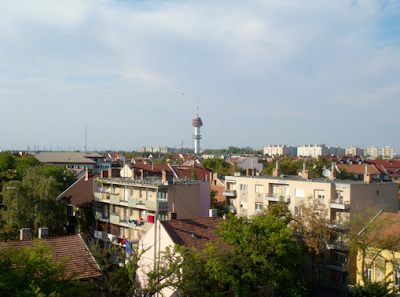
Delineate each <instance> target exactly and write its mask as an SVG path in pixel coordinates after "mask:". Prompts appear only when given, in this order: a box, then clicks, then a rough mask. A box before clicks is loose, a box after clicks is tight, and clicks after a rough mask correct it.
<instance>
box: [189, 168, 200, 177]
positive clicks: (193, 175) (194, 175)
mask: <svg viewBox="0 0 400 297" xmlns="http://www.w3.org/2000/svg"><path fill="white" fill-rule="evenodd" d="M190 179H191V180H198V178H197V174H196V172H195V171H194V169H193V168H192V175H191V177H190Z"/></svg>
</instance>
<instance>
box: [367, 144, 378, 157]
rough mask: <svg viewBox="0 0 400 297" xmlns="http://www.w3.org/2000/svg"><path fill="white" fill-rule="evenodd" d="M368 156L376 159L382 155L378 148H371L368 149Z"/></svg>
mask: <svg viewBox="0 0 400 297" xmlns="http://www.w3.org/2000/svg"><path fill="white" fill-rule="evenodd" d="M367 155H368V156H371V157H373V158H376V157H378V156H379V155H380V151H379V149H378V148H377V147H374V146H371V147H369V148H367Z"/></svg>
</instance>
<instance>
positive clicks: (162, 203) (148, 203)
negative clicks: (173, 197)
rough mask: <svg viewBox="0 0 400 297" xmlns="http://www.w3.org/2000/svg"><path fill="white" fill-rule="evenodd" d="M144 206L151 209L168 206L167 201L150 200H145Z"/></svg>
mask: <svg viewBox="0 0 400 297" xmlns="http://www.w3.org/2000/svg"><path fill="white" fill-rule="evenodd" d="M145 207H146V208H147V209H151V210H160V209H165V208H168V202H167V201H150V200H146V202H145Z"/></svg>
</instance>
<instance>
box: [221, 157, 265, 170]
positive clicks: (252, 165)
mask: <svg viewBox="0 0 400 297" xmlns="http://www.w3.org/2000/svg"><path fill="white" fill-rule="evenodd" d="M228 163H230V164H232V165H236V166H238V167H240V168H242V169H244V170H247V169H255V170H256V171H257V172H261V171H263V169H264V163H260V162H259V159H258V157H254V156H245V157H237V158H230V159H229V160H228Z"/></svg>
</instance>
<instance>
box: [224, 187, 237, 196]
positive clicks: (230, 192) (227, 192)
mask: <svg viewBox="0 0 400 297" xmlns="http://www.w3.org/2000/svg"><path fill="white" fill-rule="evenodd" d="M222 195H224V196H226V197H232V198H236V195H237V194H236V190H229V189H224V191H223V192H222Z"/></svg>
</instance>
